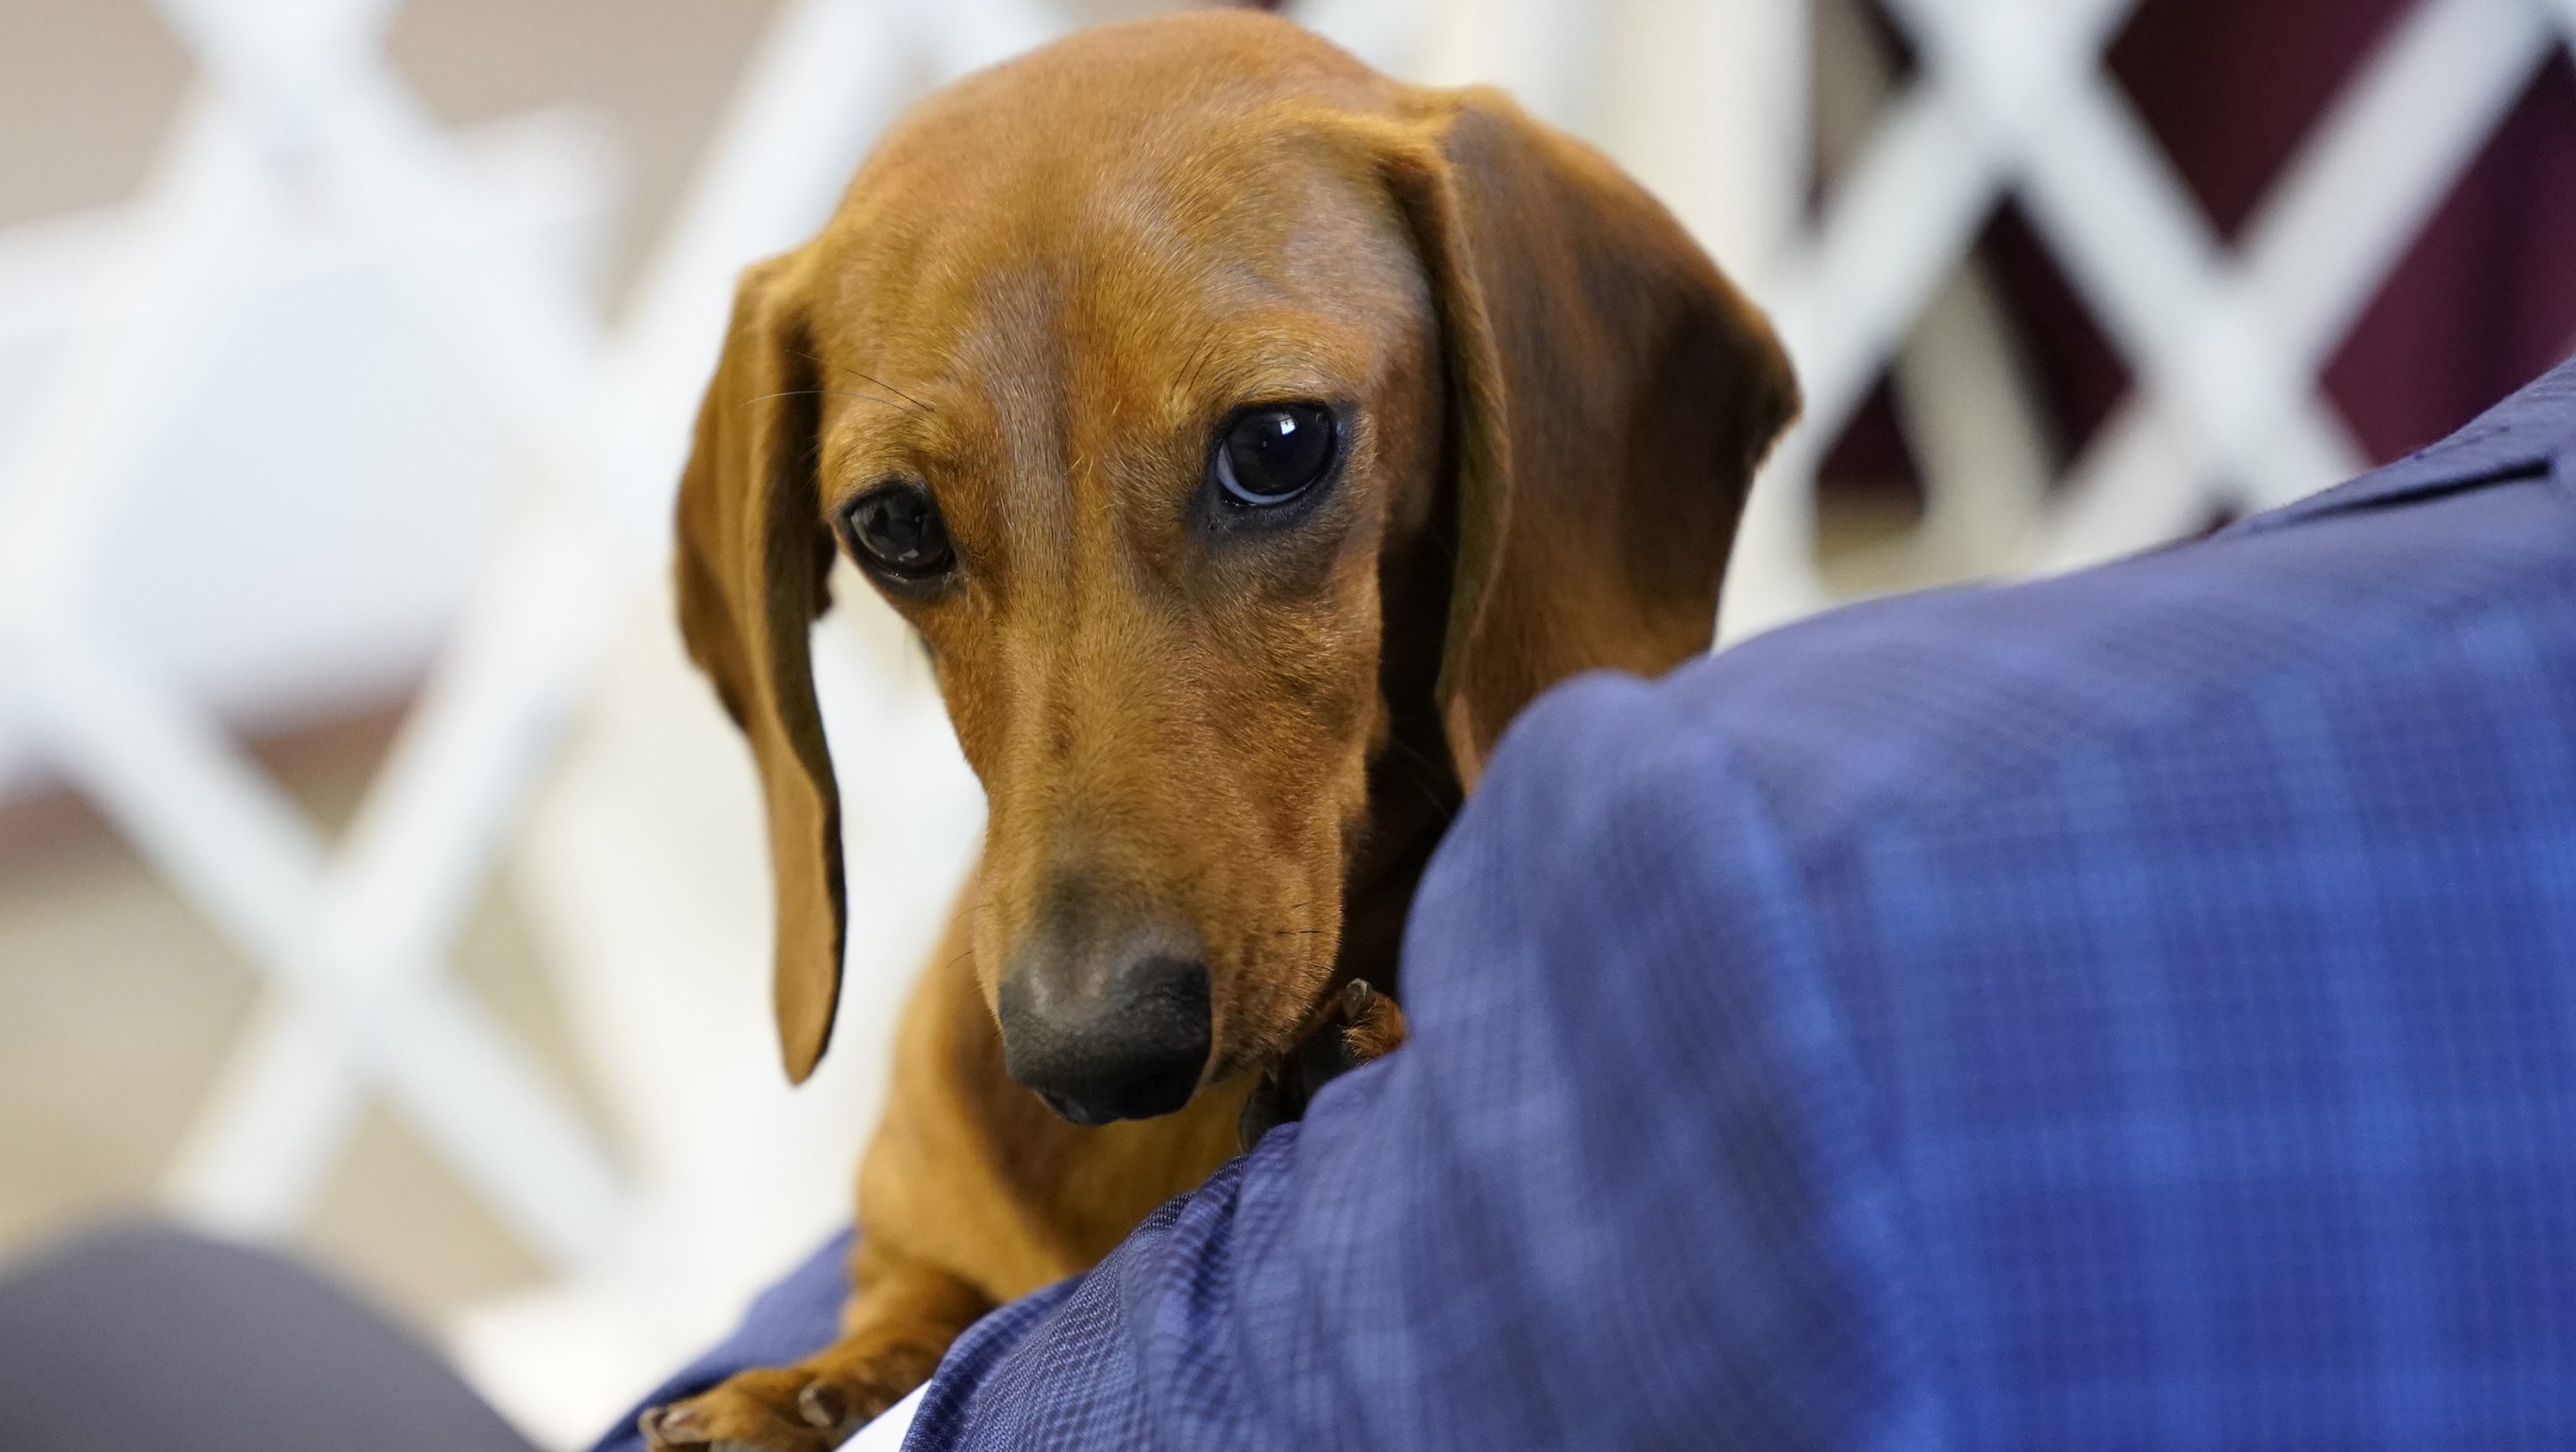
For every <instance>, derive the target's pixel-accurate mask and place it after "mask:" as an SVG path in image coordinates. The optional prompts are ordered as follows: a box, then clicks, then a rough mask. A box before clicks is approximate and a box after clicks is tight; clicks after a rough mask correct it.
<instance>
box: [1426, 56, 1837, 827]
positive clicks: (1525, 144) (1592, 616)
mask: <svg viewBox="0 0 2576 1452" xmlns="http://www.w3.org/2000/svg"><path fill="white" fill-rule="evenodd" d="M1413 95H1414V97H1415V104H1414V105H1413V107H1412V108H1411V110H1410V115H1409V116H1408V118H1407V120H1406V122H1405V123H1404V124H1403V125H1402V126H1401V127H1400V133H1401V137H1402V139H1401V140H1398V141H1396V142H1395V143H1394V144H1392V145H1389V146H1387V147H1385V148H1384V149H1383V150H1382V152H1381V155H1382V158H1383V163H1382V164H1383V165H1384V166H1385V167H1386V168H1387V171H1388V174H1389V180H1390V183H1391V185H1392V187H1393V189H1394V192H1395V195H1396V198H1397V201H1398V205H1399V206H1400V207H1401V209H1402V211H1403V213H1404V215H1405V218H1406V221H1407V223H1408V225H1409V226H1410V228H1411V229H1412V231H1413V234H1414V240H1415V245H1416V246H1417V247H1418V248H1419V249H1420V251H1421V254H1422V259H1423V263H1424V265H1425V267H1426V268H1427V269H1428V271H1429V273H1430V278H1431V285H1432V290H1433V293H1434V297H1435V301H1436V304H1437V307H1438V310H1439V323H1440V328H1441V332H1442V335H1443V350H1444V352H1445V355H1446V359H1447V367H1448V375H1449V381H1448V389H1449V409H1450V420H1451V422H1450V444H1449V447H1450V455H1451V458H1452V460H1453V467H1454V469H1455V471H1456V476H1455V488H1456V510H1457V531H1458V557H1457V575H1456V582H1455V586H1454V595H1453V598H1452V601H1451V604H1450V611H1449V624H1448V634H1447V639H1446V642H1445V644H1444V646H1443V650H1442V655H1441V666H1440V683H1439V688H1438V689H1439V701H1440V710H1441V720H1442V724H1443V726H1444V728H1445V731H1446V734H1447V737H1448V741H1449V748H1450V752H1451V755H1452V756H1453V758H1454V759H1455V760H1456V763H1457V767H1458V773H1459V778H1460V780H1461V781H1464V782H1467V783H1470V784H1472V783H1473V782H1474V781H1475V779H1476V776H1477V774H1478V772H1479V770H1480V769H1481V767H1482V765H1483V763H1484V759H1485V755H1486V753H1487V752H1488V751H1490V750H1491V749H1492V747H1493V744H1494V741H1495V739H1496V738H1497V737H1499V736H1500V735H1501V734H1502V731H1503V728H1504V727H1505V726H1506V725H1508V724H1509V723H1510V721H1511V718H1512V717H1513V715H1514V714H1516V713H1517V712H1518V711H1519V710H1520V709H1521V707H1523V706H1525V705H1527V704H1528V703H1529V700H1530V698H1531V697H1532V696H1534V695H1536V694H1538V693H1539V692H1540V691H1542V690H1544V689H1546V688H1547V687H1548V686H1550V685H1552V684H1554V683H1555V682H1557V681H1559V680H1561V679H1563V678H1565V677H1566V676H1569V675H1572V674H1574V673H1576V672H1578V671H1582V670H1587V669H1590V668H1592V667H1596V666H1619V667H1624V668H1627V669H1630V670H1637V671H1644V672H1655V671H1661V670H1664V669H1666V668H1668V667H1670V666H1672V665H1674V664H1676V663H1678V662H1679V661H1681V660H1683V659H1684V658H1686V657H1688V656H1690V655H1692V654H1694V653H1696V652H1699V651H1703V650H1706V649H1707V648H1708V645H1709V640H1710V637H1711V635H1712V633H1713V631H1714V629H1715V626H1716V617H1717V593H1718V585H1719V582H1720V580H1721V578H1722V576H1723V574H1724V572H1725V567H1726V556H1727V551H1728V548H1729V547H1730V546H1731V545H1732V544H1733V542H1734V537H1735V527H1736V523H1737V520H1738V518H1739V517H1740V516H1741V514H1742V512H1743V508H1744V496H1745V492H1746V490H1747V489H1748V488H1749V487H1750V486H1751V484H1752V480H1753V473H1754V470H1755V468H1756V467H1757V466H1759V465H1760V463H1761V461H1762V457H1763V455H1764V454H1765V453H1766V452H1768V451H1769V449H1770V447H1771V443H1772V440H1773V439H1775V438H1776V437H1778V435H1779V433H1780V431H1781V430H1782V429H1783V428H1784V427H1786V426H1787V424H1788V423H1789V420H1790V419H1791V418H1793V417H1794V416H1795V415H1796V414H1797V411H1798V387H1797V382H1796V380H1795V378H1794V377H1793V376H1792V375H1791V373H1790V370H1789V360H1788V357H1787V355H1786V354H1785V353H1784V352H1782V350H1781V347H1780V344H1779V341H1778V339H1777V338H1775V337H1774V336H1773V334H1772V332H1771V328H1770V325H1769V324H1768V323H1767V322H1766V321H1765V320H1764V319H1763V317H1762V314H1761V313H1760V312H1759V311H1757V310H1756V309H1755V308H1754V307H1753V305H1752V304H1750V303H1748V302H1747V301H1745V299H1744V297H1743V296H1742V295H1741V294H1739V293H1738V292H1737V291H1736V290H1735V289H1734V287H1733V286H1731V285H1730V284H1729V283H1728V282H1727V280H1726V279H1725V278H1724V277H1722V276H1720V275H1719V273H1718V270H1717V268H1716V266H1715V265H1714V264H1713V263H1711V262H1710V261H1709V260H1708V258H1707V256H1706V255H1705V254H1703V253H1702V252H1701V251H1700V249H1699V247H1698V246H1697V245H1696V244H1694V243H1693V242H1692V241H1691V239H1690V236H1689V234H1687V233H1686V232H1684V231H1683V230H1682V227H1681V224H1680V223H1678V222H1676V221H1675V220H1674V219H1673V218H1672V216H1671V214H1670V213H1668V212H1666V211H1665V210H1664V209H1663V207H1662V206H1660V205H1659V204H1657V203H1656V201H1655V200H1654V199H1653V198H1652V197H1650V196H1648V195H1647V194H1646V193H1645V192H1644V190H1643V189H1641V188H1640V187H1638V185H1637V184H1636V183H1635V182H1633V181H1631V180H1629V179H1628V177H1626V176H1625V175H1624V174H1622V173H1621V172H1620V171H1619V169H1618V168H1617V167H1616V166H1614V165H1612V164H1611V163H1610V162H1609V161H1608V160H1607V159H1605V158H1604V157H1602V156H1601V155H1600V154H1599V153H1597V152H1595V151H1593V150H1592V149H1591V148H1589V147H1587V146H1585V145H1583V144H1582V143H1580V142H1578V141H1575V140H1574V139H1572V138H1571V137H1568V136H1565V135H1562V134H1560V133H1558V132H1556V131H1554V130H1551V129H1550V128H1548V127H1546V126H1543V125H1541V124H1540V123H1538V122H1536V121H1534V120H1532V119H1530V118H1529V117H1528V116H1527V115H1526V114H1524V113H1523V112H1522V111H1521V109H1520V108H1519V107H1518V106H1516V105H1514V104H1513V103H1512V102H1511V100H1510V99H1508V98H1507V97H1505V96H1503V95H1502V94H1501V93H1499V92H1496V91H1491V90H1484V89H1469V90H1464V91H1448V92H1441V91H1422V92H1415V93H1413Z"/></svg>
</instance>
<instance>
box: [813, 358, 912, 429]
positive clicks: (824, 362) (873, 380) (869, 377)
mask: <svg viewBox="0 0 2576 1452" xmlns="http://www.w3.org/2000/svg"><path fill="white" fill-rule="evenodd" d="M796 356H797V357H799V358H802V359H804V360H806V361H807V362H809V363H812V364H815V365H816V366H818V367H822V368H837V369H839V370H840V371H841V372H843V373H847V374H848V375H850V376H851V377H852V378H856V379H858V380H860V381H861V382H863V383H866V384H867V385H869V386H870V387H872V388H882V389H884V390H885V391H886V392H888V393H891V394H893V395H894V396H895V397H897V398H900V399H902V400H903V401H904V402H905V403H907V404H910V405H911V406H912V407H913V408H914V409H916V410H918V411H919V412H922V413H926V414H927V413H937V412H938V411H939V410H937V409H935V408H932V407H931V406H930V405H929V404H926V403H924V402H922V401H921V400H920V399H917V398H915V397H913V396H912V395H911V394H909V393H906V392H904V391H903V390H902V389H900V388H897V387H895V386H894V385H893V384H891V383H888V382H886V381H885V380H884V379H882V378H879V377H876V376H875V375H873V374H868V373H862V372H860V371H859V370H858V369H856V368H852V367H850V366H849V365H848V364H846V363H835V362H833V361H832V360H831V359H829V358H824V357H820V356H817V355H816V354H813V353H808V352H805V351H803V350H801V349H799V350H797V352H796ZM880 401H882V400H880Z"/></svg>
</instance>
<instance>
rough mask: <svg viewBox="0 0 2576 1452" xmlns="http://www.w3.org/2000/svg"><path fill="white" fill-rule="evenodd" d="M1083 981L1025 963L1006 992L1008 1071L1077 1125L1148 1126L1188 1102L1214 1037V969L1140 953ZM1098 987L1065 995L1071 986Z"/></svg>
mask: <svg viewBox="0 0 2576 1452" xmlns="http://www.w3.org/2000/svg"><path fill="white" fill-rule="evenodd" d="M1104 966H1105V967H1106V969H1107V971H1105V972H1102V973H1098V974H1078V973H1068V972H1065V971H1062V969H1061V965H1039V964H1021V965H1018V966H1017V968H1016V969H1015V971H1013V972H1011V973H1008V974H1006V975H1004V977H1003V980H1002V984H1001V1005H1000V1006H1001V1022H1002V1062H1003V1064H1004V1065H1005V1066H1006V1067H1007V1068H1008V1069H1009V1070H1010V1073H1011V1077H1012V1078H1013V1079H1015V1080H1017V1081H1019V1083H1020V1084H1021V1086H1022V1087H1024V1088H1026V1089H1028V1090H1030V1091H1032V1092H1033V1093H1035V1094H1036V1095H1037V1096H1038V1097H1039V1098H1041V1099H1043V1100H1045V1101H1046V1102H1047V1106H1048V1107H1049V1108H1051V1109H1053V1110H1054V1111H1055V1112H1056V1113H1058V1114H1061V1115H1063V1116H1064V1117H1065V1118H1067V1119H1069V1120H1072V1121H1073V1122H1074V1123H1076V1124H1107V1123H1108V1122H1109V1121H1111V1120H1113V1119H1150V1118H1152V1117H1154V1116H1155V1115H1158V1114H1169V1113H1171V1112H1172V1111H1173V1110H1176V1109H1178V1108H1180V1107H1181V1106H1182V1105H1183V1104H1186V1103H1188V1102H1189V1098H1190V1094H1191V1092H1192V1091H1193V1090H1195V1089H1197V1088H1198V1082H1199V1075H1200V1074H1201V1073H1202V1072H1203V1071H1205V1069H1206V1068H1207V1060H1208V1047H1209V1040H1210V1037H1211V1033H1212V1030H1211V1028H1210V1014H1209V1008H1208V971H1207V965H1206V964H1205V963H1203V962H1201V961H1199V960H1198V959H1197V958H1196V957H1186V956H1182V955H1180V954H1176V953H1169V952H1153V951H1147V952H1141V953H1137V954H1134V955H1132V956H1126V957H1122V958H1121V959H1119V960H1118V961H1115V962H1114V963H1111V964H1108V965H1104ZM1082 978H1094V979H1096V981H1097V987H1096V988H1093V989H1092V990H1091V991H1088V992H1085V991H1081V990H1079V989H1075V990H1070V991H1068V990H1066V989H1064V988H1062V987H1061V986H1060V985H1063V984H1065V983H1066V982H1067V980H1069V979H1070V980H1074V981H1079V980H1080V979H1082Z"/></svg>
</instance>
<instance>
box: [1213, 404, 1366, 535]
mask: <svg viewBox="0 0 2576 1452" xmlns="http://www.w3.org/2000/svg"><path fill="white" fill-rule="evenodd" d="M1338 432H1339V430H1338V427H1337V425H1336V423H1335V421H1334V418H1333V411H1332V410H1331V409H1329V408H1326V407H1325V406H1324V405H1322V404H1320V403H1265V404H1261V405H1258V406H1256V407H1253V408H1247V409H1244V410H1243V411H1242V412H1240V413H1237V414H1235V415H1234V416H1233V417H1232V418H1230V419H1227V420H1226V422H1225V426H1224V427H1223V428H1221V429H1219V430H1218V431H1217V440H1216V459H1215V461H1214V463H1213V464H1212V465H1211V466H1210V467H1211V468H1212V469H1213V470H1214V472H1215V474H1216V482H1217V487H1218V488H1219V489H1221V490H1223V491H1224V495H1225V499H1226V502H1228V503H1230V504H1239V505H1245V506H1249V507H1251V508H1254V509H1266V508H1268V507H1270V506H1272V505H1276V504H1285V503H1287V502H1288V501H1289V500H1292V499H1294V498H1296V497H1297V496H1298V495H1301V494H1303V493H1305V492H1306V491H1307V490H1309V489H1312V488H1314V487H1315V486H1316V485H1317V484H1320V483H1322V482H1323V481H1324V479H1325V478H1326V476H1328V475H1330V474H1331V473H1332V472H1333V463H1334V461H1335V459H1336V457H1337V456H1338V455H1339V454H1340V452H1341V441H1340V439H1339V438H1338V437H1337V434H1338Z"/></svg>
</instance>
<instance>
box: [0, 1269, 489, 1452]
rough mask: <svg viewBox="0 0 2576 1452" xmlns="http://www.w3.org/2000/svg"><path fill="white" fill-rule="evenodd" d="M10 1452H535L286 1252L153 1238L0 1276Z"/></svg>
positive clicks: (0, 1353)
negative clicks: (15, 1450) (148, 1451)
mask: <svg viewBox="0 0 2576 1452" xmlns="http://www.w3.org/2000/svg"><path fill="white" fill-rule="evenodd" d="M0 1405H6V1406H7V1407H8V1408H9V1418H8V1432H7V1434H6V1435H5V1437H0V1442H6V1443H7V1445H9V1446H12V1447H44V1448H49V1449H52V1452H128V1449H134V1448H150V1447H164V1448H186V1449H188V1452H324V1449H333V1452H336V1449H342V1448H353V1447H365V1448H368V1449H371V1452H412V1449H420V1452H430V1449H438V1452H533V1449H532V1448H531V1447H530V1446H529V1444H528V1443H527V1441H526V1440H524V1439H523V1438H521V1437H520V1436H519V1434H518V1433H517V1432H515V1431H512V1430H511V1428H510V1425H509V1423H507V1422H505V1421H503V1420H502V1419H501V1416H500V1414H499V1413H497V1412H495V1411H493V1410H492V1409H491V1408H490V1407H489V1406H487V1405H485V1404H484V1402H483V1399H482V1398H480V1397H478V1396H476V1395H475V1394H474V1392H473V1391H472V1390H471V1389H470V1388H468V1387H467V1386H466V1385H465V1383H464V1382H463V1381H461V1380H459V1379H458V1378H457V1376H456V1374H455V1373H454V1372H453V1371H450V1370H449V1369H448V1367H447V1363H446V1361H445V1360H444V1359H442V1358H441V1357H440V1356H439V1355H438V1353H437V1352H435V1351H434V1350H432V1349H431V1348H430V1347H428V1346H426V1345H424V1344H422V1343H421V1342H419V1341H417V1340H415V1339H413V1338H412V1337H411V1336H409V1335H407V1334H405V1333H403V1332H402V1331H399V1330H397V1329H395V1327H394V1325H393V1324H392V1323H391V1322H390V1321H388V1320H386V1319H385V1318H384V1317H382V1316H379V1315H377V1314H376V1313H375V1312H374V1311H373V1310H370V1309H369V1308H368V1307H366V1306H364V1305H361V1304H360V1303H359V1302H358V1301H356V1300H355V1299H353V1298H352V1297H351V1296H350V1295H349V1294H348V1293H347V1292H346V1291H343V1290H342V1289H340V1287H338V1286H336V1285H333V1284H332V1283H331V1282H329V1281H326V1280H324V1279H322V1278H321V1277H319V1276H317V1275H315V1274H314V1273H313V1272H311V1271H309V1270H306V1269H305V1268H304V1267H302V1266H300V1265H298V1264H296V1263H295V1262H293V1261H290V1260H287V1259H285V1258H284V1257H282V1256H278V1255H274V1254H271V1253H269V1252H267V1251H261V1250H252V1249H247V1248H245V1247H241V1246H236V1245H229V1244H225V1243H223V1242H221V1241H214V1240H207V1239H203V1238H200V1237H198V1236H194V1235H190V1234H187V1233H185V1232H183V1231H178V1230H172V1229H168V1228H165V1227H162V1226H157V1225H132V1226H124V1227H119V1228H115V1229H110V1230H103V1231H98V1232H94V1233H92V1234H89V1235H86V1236H83V1237H82V1238H80V1239H78V1240H76V1241H73V1242H71V1243H69V1244H66V1245H64V1246H62V1247H60V1248H58V1249H56V1250H54V1251H53V1252H51V1253H49V1254H46V1255H41V1256H37V1257H34V1258H32V1259H30V1260H27V1261H25V1262H23V1263H22V1264H21V1265H20V1266H19V1267H18V1269H17V1270H16V1271H15V1272H14V1273H12V1274H10V1275H7V1276H0Z"/></svg>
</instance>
